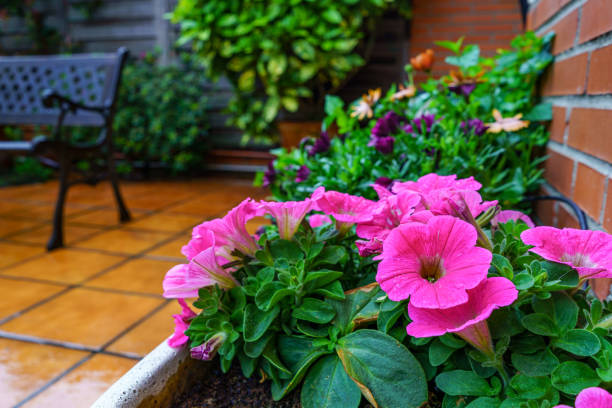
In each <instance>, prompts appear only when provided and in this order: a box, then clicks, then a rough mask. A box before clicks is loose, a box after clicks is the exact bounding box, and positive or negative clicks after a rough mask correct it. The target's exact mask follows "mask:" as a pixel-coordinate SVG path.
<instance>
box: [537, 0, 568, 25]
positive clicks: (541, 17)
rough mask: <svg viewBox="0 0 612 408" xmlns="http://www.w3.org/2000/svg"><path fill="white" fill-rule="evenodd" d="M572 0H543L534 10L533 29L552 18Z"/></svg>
mask: <svg viewBox="0 0 612 408" xmlns="http://www.w3.org/2000/svg"><path fill="white" fill-rule="evenodd" d="M569 2H570V0H541V1H540V2H539V3H538V4H537V5H536V6H535V9H534V10H533V11H532V17H531V18H532V24H533V27H532V28H533V29H535V28H538V27H539V26H541V25H542V24H544V23H545V22H546V21H548V20H550V19H551V18H552V17H553V16H554V15H555V14H556V13H557V12H558V11H559V10H561V8H563V6H565V5H566V4H567V3H569Z"/></svg>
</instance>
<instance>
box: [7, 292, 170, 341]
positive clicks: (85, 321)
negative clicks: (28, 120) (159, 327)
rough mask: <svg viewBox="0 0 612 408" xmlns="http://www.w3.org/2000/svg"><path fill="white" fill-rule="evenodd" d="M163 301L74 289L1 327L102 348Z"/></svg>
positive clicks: (20, 332) (11, 330)
mask: <svg viewBox="0 0 612 408" xmlns="http://www.w3.org/2000/svg"><path fill="white" fill-rule="evenodd" d="M162 302H163V301H162V300H160V299H155V298H151V297H144V296H133V295H124V294H118V293H111V292H104V291H97V290H89V289H74V290H71V291H69V292H67V293H64V294H62V295H61V296H58V297H57V298H55V299H53V300H51V301H50V302H48V303H45V304H44V307H37V308H35V309H32V310H30V311H29V312H27V313H24V314H23V315H21V316H20V317H18V318H16V319H13V320H10V321H9V322H7V323H5V324H3V325H0V330H1V331H7V332H11V333H19V334H25V335H29V336H35V337H40V338H46V339H52V340H57V341H66V342H70V343H78V344H82V345H85V346H89V347H96V348H97V347H101V346H102V345H104V344H105V343H106V342H108V341H110V340H111V339H112V338H113V337H115V336H117V335H118V334H120V333H121V332H122V331H123V330H125V329H127V328H128V327H129V326H130V325H131V324H133V323H135V322H136V321H137V320H138V319H140V318H142V317H143V316H145V315H146V314H147V313H149V312H150V311H151V310H152V309H154V308H155V307H156V306H158V305H160V304H161V303H162Z"/></svg>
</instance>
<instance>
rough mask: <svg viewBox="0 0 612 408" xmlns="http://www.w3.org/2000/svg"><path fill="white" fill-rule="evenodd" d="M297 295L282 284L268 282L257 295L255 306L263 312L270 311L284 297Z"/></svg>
mask: <svg viewBox="0 0 612 408" xmlns="http://www.w3.org/2000/svg"><path fill="white" fill-rule="evenodd" d="M293 293H295V291H294V290H293V289H288V288H287V287H286V286H285V285H284V284H282V283H281V282H278V281H275V282H268V283H266V284H264V285H263V286H262V287H261V288H259V290H258V291H257V294H256V295H255V304H256V305H257V307H258V308H260V309H262V310H269V309H270V308H271V307H274V306H275V305H276V304H277V303H278V302H280V301H281V300H282V299H283V298H284V297H286V296H289V295H292V294H293Z"/></svg>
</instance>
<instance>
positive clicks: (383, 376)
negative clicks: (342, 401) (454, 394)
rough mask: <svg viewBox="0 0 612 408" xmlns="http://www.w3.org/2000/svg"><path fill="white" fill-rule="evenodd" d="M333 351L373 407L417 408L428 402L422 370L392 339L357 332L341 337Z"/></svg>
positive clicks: (377, 334) (401, 346) (405, 350)
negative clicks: (336, 353)
mask: <svg viewBox="0 0 612 408" xmlns="http://www.w3.org/2000/svg"><path fill="white" fill-rule="evenodd" d="M382 350H384V352H381V351H382ZM336 351H337V352H338V356H339V357H340V359H341V360H342V364H343V365H344V369H345V370H346V372H347V374H348V375H349V376H350V377H351V378H352V379H353V381H355V383H356V384H357V385H358V386H359V388H360V389H361V393H362V394H363V395H364V396H365V397H366V399H368V401H370V403H371V404H372V405H374V406H376V407H379V408H397V407H402V408H418V407H420V406H421V405H422V404H423V403H424V402H425V401H427V380H426V378H425V374H424V372H423V369H422V368H421V366H420V364H419V362H418V360H417V359H416V358H415V357H414V356H413V355H412V353H410V351H408V349H407V348H406V347H405V346H404V345H402V344H401V343H400V342H398V341H397V340H395V339H394V338H393V337H391V336H389V335H386V334H384V333H381V332H379V331H376V330H358V331H356V332H354V333H351V334H349V335H348V336H345V337H343V338H341V339H340V340H339V341H338V344H337V346H336Z"/></svg>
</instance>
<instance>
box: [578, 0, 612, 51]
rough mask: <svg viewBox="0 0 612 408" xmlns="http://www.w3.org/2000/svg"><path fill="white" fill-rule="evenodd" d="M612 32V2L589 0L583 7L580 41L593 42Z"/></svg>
mask: <svg viewBox="0 0 612 408" xmlns="http://www.w3.org/2000/svg"><path fill="white" fill-rule="evenodd" d="M608 31H612V6H611V5H610V0H589V1H588V2H586V3H585V5H584V6H582V17H581V19H580V36H579V41H580V43H583V42H585V41H589V40H592V39H593V38H595V37H599V36H600V35H602V34H605V33H607V32H608Z"/></svg>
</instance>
